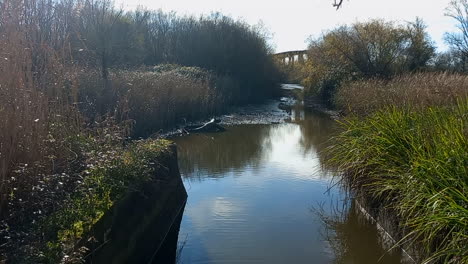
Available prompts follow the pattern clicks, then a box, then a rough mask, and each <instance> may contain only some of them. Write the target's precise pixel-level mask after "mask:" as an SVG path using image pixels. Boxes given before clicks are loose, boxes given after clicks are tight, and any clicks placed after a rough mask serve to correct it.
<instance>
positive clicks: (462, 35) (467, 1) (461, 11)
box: [445, 0, 468, 70]
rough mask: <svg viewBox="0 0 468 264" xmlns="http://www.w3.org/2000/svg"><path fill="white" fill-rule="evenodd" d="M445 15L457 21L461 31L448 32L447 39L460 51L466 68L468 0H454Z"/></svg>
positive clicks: (467, 52) (467, 53) (467, 55)
mask: <svg viewBox="0 0 468 264" xmlns="http://www.w3.org/2000/svg"><path fill="white" fill-rule="evenodd" d="M445 15H446V16H448V17H451V18H453V19H455V20H456V21H457V28H458V29H459V32H456V33H447V34H446V35H445V40H446V41H447V43H448V44H449V45H450V46H451V47H452V48H453V49H454V50H456V51H458V52H459V53H460V55H461V56H462V57H461V59H462V61H463V70H465V66H464V65H465V61H466V58H467V57H468V0H452V1H451V2H450V4H449V7H448V8H447V12H446V13H445Z"/></svg>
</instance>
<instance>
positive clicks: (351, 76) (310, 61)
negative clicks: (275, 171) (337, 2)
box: [282, 0, 468, 263]
mask: <svg viewBox="0 0 468 264" xmlns="http://www.w3.org/2000/svg"><path fill="white" fill-rule="evenodd" d="M463 6H464V7H468V2H467V1H465V0H459V1H453V2H452V3H451V4H450V6H449V7H448V11H447V12H448V13H449V15H450V16H452V17H454V18H457V23H459V24H460V25H459V26H460V28H462V29H463V28H465V29H466V27H463V25H468V21H467V20H466V17H468V16H467V15H468V14H466V10H467V9H466V8H465V9H463V8H462V7H463ZM463 33H466V32H457V33H450V34H448V35H447V36H448V43H449V44H450V46H451V49H450V50H449V51H447V52H443V53H437V52H436V49H435V47H434V45H433V44H432V41H431V40H430V38H429V36H428V34H427V33H426V30H425V25H424V22H423V21H421V20H420V19H416V20H415V21H414V22H410V23H406V24H399V23H395V22H389V21H384V20H371V21H368V22H357V23H355V24H352V25H345V26H341V27H338V28H336V29H333V30H330V31H328V32H326V33H324V34H323V36H322V37H320V38H318V39H313V40H311V41H310V44H309V49H308V56H307V57H308V58H307V61H306V62H305V63H304V64H299V63H295V64H290V65H285V66H284V65H283V66H282V67H283V70H282V72H286V73H288V72H292V73H294V74H293V75H292V76H290V78H293V79H294V78H296V79H300V80H301V81H302V84H303V85H304V87H305V90H306V92H305V101H306V103H311V102H312V103H316V102H320V103H322V104H324V105H327V106H328V108H331V109H335V110H338V111H339V112H340V113H341V114H342V115H343V117H342V118H341V119H340V120H339V122H340V124H341V128H342V132H341V133H339V134H338V135H337V136H336V137H334V138H333V139H332V140H331V141H330V143H331V144H332V146H331V147H330V148H329V149H328V156H329V161H328V162H329V163H330V164H331V165H333V167H335V168H336V169H337V170H338V171H339V172H340V175H342V176H341V181H342V182H343V184H344V185H345V186H347V187H350V190H351V192H352V193H353V194H354V196H355V197H365V200H368V201H371V206H374V208H378V207H381V208H384V209H385V210H387V211H389V212H392V214H393V215H394V216H395V217H396V219H397V220H396V223H395V225H396V227H397V229H398V230H399V235H398V236H397V240H400V241H399V244H401V245H412V246H413V247H414V248H416V251H415V255H416V256H414V257H415V259H416V260H417V261H418V262H421V263H468V246H467V245H468V226H467V223H468V221H467V219H468V197H467V194H468V185H467V184H468V171H467V168H468V163H467V162H468V127H467V122H468V119H467V118H468V76H467V70H466V56H467V54H468V47H466V46H463V44H462V43H463V40H464V39H465V40H466V34H463Z"/></svg>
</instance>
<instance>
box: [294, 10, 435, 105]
mask: <svg viewBox="0 0 468 264" xmlns="http://www.w3.org/2000/svg"><path fill="white" fill-rule="evenodd" d="M425 28H426V26H425V25H424V23H423V22H422V21H421V20H419V19H417V20H416V21H415V22H413V23H408V24H406V25H399V24H395V23H393V22H386V21H383V20H371V21H369V22H365V23H354V24H353V25H350V26H341V27H339V28H336V29H334V30H332V31H330V32H327V33H326V34H324V35H323V36H322V37H321V38H319V39H317V40H312V41H311V42H310V44H309V48H308V61H307V63H306V65H305V67H304V72H305V79H304V81H303V84H304V87H305V88H306V89H307V90H308V93H309V94H310V95H315V96H317V95H318V96H320V97H321V98H322V99H323V100H325V101H326V102H327V103H332V102H331V101H330V100H331V99H332V98H331V96H332V95H333V94H334V92H335V91H336V89H337V88H338V87H339V86H340V84H341V83H342V82H343V81H352V80H360V79H369V78H391V77H393V76H395V75H399V74H403V73H407V72H415V71H420V70H424V69H425V68H427V64H428V61H429V60H430V59H431V58H432V57H433V55H434V47H433V45H432V43H431V42H430V40H429V37H428V35H427V33H426V31H425Z"/></svg>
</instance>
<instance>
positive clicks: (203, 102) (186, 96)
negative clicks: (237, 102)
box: [80, 65, 231, 137]
mask: <svg viewBox="0 0 468 264" xmlns="http://www.w3.org/2000/svg"><path fill="white" fill-rule="evenodd" d="M158 68H168V69H164V70H163V71H160V70H158V69H156V70H154V71H150V70H148V69H142V70H140V71H111V73H110V77H109V83H108V85H110V87H111V88H112V89H111V91H110V92H109V94H105V93H104V92H103V91H104V84H103V81H102V80H101V79H100V76H99V72H97V71H91V72H85V73H83V74H82V75H81V76H80V98H81V103H82V107H81V110H82V112H83V113H85V115H86V116H88V117H89V118H92V117H94V116H96V114H97V113H99V112H109V111H115V112H116V118H117V119H120V120H130V121H132V135H133V136H135V137H140V136H142V137H145V136H149V135H151V134H153V133H157V132H158V131H160V130H161V129H166V128H170V127H174V126H175V125H178V124H184V123H185V122H189V121H194V120H197V119H201V118H206V117H207V116H210V115H214V114H216V113H219V112H221V111H222V110H223V108H224V107H225V105H226V104H228V103H229V93H222V91H223V87H224V86H226V85H229V84H230V83H231V82H230V81H229V80H227V81H226V80H224V79H225V78H219V77H215V76H214V75H212V74H211V73H209V72H207V71H205V70H202V69H200V68H196V67H180V66H173V65H171V67H169V66H160V67H158ZM228 79H230V78H228ZM226 89H229V88H226ZM103 95H104V96H103ZM105 101H107V102H105ZM101 108H104V109H101Z"/></svg>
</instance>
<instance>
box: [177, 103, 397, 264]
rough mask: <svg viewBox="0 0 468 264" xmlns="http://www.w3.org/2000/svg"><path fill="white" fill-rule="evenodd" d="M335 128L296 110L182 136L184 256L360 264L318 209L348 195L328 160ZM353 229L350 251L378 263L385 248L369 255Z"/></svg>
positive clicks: (211, 259) (181, 258)
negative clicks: (325, 153) (280, 118)
mask: <svg viewBox="0 0 468 264" xmlns="http://www.w3.org/2000/svg"><path fill="white" fill-rule="evenodd" d="M334 128H335V122H334V121H332V120H330V119H328V118H327V117H325V116H321V115H319V114H316V113H309V112H304V111H301V110H297V111H293V113H292V115H291V120H290V122H288V123H285V124H277V125H240V126H233V127H229V128H228V131H227V132H225V133H219V134H194V135H189V136H186V137H182V138H178V139H176V140H175V141H176V143H177V144H178V147H179V149H178V150H179V166H180V170H181V173H182V175H183V177H184V183H185V186H186V188H187V191H188V194H189V198H188V201H187V205H186V209H185V212H184V216H183V219H182V225H181V230H180V234H179V240H180V241H184V246H183V250H182V251H181V252H180V255H179V263H332V262H334V261H335V262H338V263H361V262H347V261H348V260H349V258H342V257H341V256H340V254H338V253H337V252H336V250H334V249H336V248H339V247H335V246H334V245H335V244H333V243H335V240H336V239H335V240H333V241H331V240H328V239H327V236H324V234H326V233H327V232H334V231H333V230H331V231H330V230H328V229H327V228H328V227H329V226H327V225H324V224H323V221H322V220H323V217H320V214H317V213H316V212H314V210H311V208H312V207H313V206H315V205H317V204H322V205H323V204H337V203H338V204H340V203H343V202H342V200H344V195H343V194H342V193H341V192H340V190H339V189H337V188H333V189H331V190H329V186H330V180H331V177H332V175H331V172H330V171H327V170H326V169H325V168H324V167H323V166H321V164H322V162H321V160H322V159H323V157H322V156H321V151H322V150H323V148H324V147H325V146H326V144H327V140H328V139H329V138H330V134H331V133H332V131H333V130H334ZM330 201H332V202H330ZM323 209H324V210H329V209H331V207H326V206H324V207H323ZM346 224H349V225H350V229H352V228H353V226H354V224H353V223H352V222H346ZM327 230H328V231H327ZM336 234H337V236H336V237H340V236H341V233H340V232H336ZM346 235H348V233H346ZM351 236H352V237H353V240H352V241H353V243H356V244H353V245H352V246H353V250H352V251H353V252H351V253H350V254H351V255H353V254H354V252H356V254H362V258H368V262H365V263H377V260H378V259H379V257H380V255H381V254H379V253H375V254H374V253H372V254H365V250H366V249H369V248H370V247H368V245H367V244H362V245H359V242H365V243H367V241H364V240H361V239H360V235H359V232H358V230H357V229H356V232H355V233H352V232H351ZM338 239H340V238H338ZM343 239H348V238H346V237H345V236H343ZM375 239H376V238H375ZM376 245H378V244H377V243H376ZM354 247H356V248H359V249H362V250H354ZM343 250H344V249H343ZM377 255H378V256H377ZM384 259H385V261H387V262H383V263H399V262H398V261H396V262H391V261H393V259H392V258H389V257H384ZM388 261H390V262H388ZM362 263H364V262H362Z"/></svg>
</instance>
